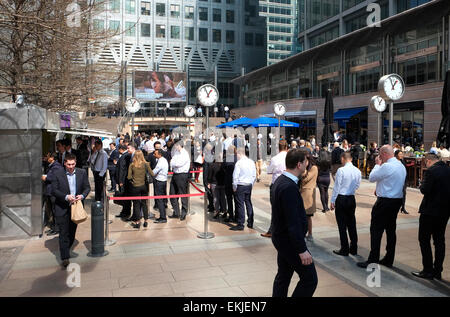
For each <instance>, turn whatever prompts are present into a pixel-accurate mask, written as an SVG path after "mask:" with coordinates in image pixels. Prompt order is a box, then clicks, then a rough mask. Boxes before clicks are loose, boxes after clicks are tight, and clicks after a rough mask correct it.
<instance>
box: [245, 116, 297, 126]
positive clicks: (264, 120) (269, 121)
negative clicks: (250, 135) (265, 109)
mask: <svg viewBox="0 0 450 317" xmlns="http://www.w3.org/2000/svg"><path fill="white" fill-rule="evenodd" d="M244 125H249V126H252V127H255V128H259V127H278V119H275V118H268V117H259V118H256V119H252V120H250V121H249V122H245V123H244ZM280 126H281V127H293V128H298V127H299V126H300V125H299V124H298V123H296V122H290V121H286V120H280Z"/></svg>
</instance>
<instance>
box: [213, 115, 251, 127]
mask: <svg viewBox="0 0 450 317" xmlns="http://www.w3.org/2000/svg"><path fill="white" fill-rule="evenodd" d="M251 120H252V119H249V118H247V117H242V118H239V119H236V120H233V121H230V122H226V123H222V124H219V125H218V126H217V128H220V129H222V128H233V127H238V126H243V125H245V123H247V122H249V121H251Z"/></svg>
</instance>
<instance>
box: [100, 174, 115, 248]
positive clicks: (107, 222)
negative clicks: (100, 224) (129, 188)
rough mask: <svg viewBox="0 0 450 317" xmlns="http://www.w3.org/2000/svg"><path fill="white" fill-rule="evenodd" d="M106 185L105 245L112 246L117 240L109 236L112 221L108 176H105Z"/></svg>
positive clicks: (104, 198) (104, 197)
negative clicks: (107, 189)
mask: <svg viewBox="0 0 450 317" xmlns="http://www.w3.org/2000/svg"><path fill="white" fill-rule="evenodd" d="M103 185H104V186H103V187H104V196H103V200H104V208H105V245H106V246H111V245H114V244H116V241H115V240H111V239H110V238H109V224H110V223H112V221H111V222H110V220H109V196H108V192H107V191H106V177H105V183H104V184H103Z"/></svg>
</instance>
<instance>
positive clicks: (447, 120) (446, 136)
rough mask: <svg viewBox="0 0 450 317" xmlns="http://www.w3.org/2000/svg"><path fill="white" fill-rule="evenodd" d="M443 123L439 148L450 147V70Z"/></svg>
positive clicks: (446, 82)
mask: <svg viewBox="0 0 450 317" xmlns="http://www.w3.org/2000/svg"><path fill="white" fill-rule="evenodd" d="M441 112H442V121H441V125H440V127H439V132H438V135H437V143H438V146H441V145H443V146H444V147H445V148H448V147H449V146H450V70H449V71H447V74H446V76H445V82H444V90H443V91H442V103H441Z"/></svg>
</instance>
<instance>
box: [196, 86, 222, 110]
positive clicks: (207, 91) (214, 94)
mask: <svg viewBox="0 0 450 317" xmlns="http://www.w3.org/2000/svg"><path fill="white" fill-rule="evenodd" d="M197 100H198V102H199V103H200V104H201V105H202V106H204V107H212V106H214V105H215V104H216V103H217V101H218V100H219V91H218V90H217V88H216V87H215V86H213V85H211V84H206V85H203V86H201V87H200V88H199V89H198V90H197Z"/></svg>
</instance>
